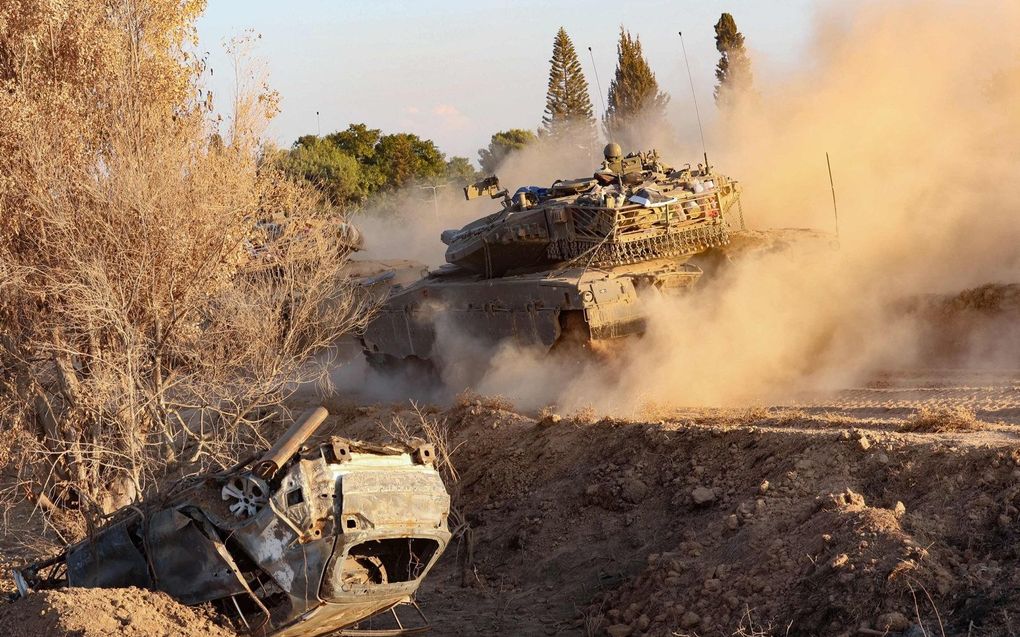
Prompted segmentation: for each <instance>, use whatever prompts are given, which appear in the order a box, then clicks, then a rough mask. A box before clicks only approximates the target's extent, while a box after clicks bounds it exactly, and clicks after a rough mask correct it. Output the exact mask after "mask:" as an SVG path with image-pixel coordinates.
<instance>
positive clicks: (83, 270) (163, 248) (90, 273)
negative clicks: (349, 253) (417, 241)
mask: <svg viewBox="0 0 1020 637" xmlns="http://www.w3.org/2000/svg"><path fill="white" fill-rule="evenodd" d="M202 8H203V3H202V2H198V1H195V0H132V1H127V0H112V1H111V0H82V1H80V2H75V3H71V4H69V5H66V6H65V5H64V4H52V3H38V2H33V1H32V0H16V1H14V2H11V3H4V4H3V6H2V7H0V84H2V86H0V423H2V424H3V426H4V427H5V428H11V429H19V430H22V431H26V432H30V433H31V434H32V435H30V436H29V437H27V440H28V441H29V442H28V443H26V444H24V445H23V446H22V447H21V448H19V449H17V450H15V452H16V453H17V454H20V455H16V457H15V459H16V460H17V464H18V465H19V469H20V476H21V479H22V480H23V483H22V486H23V487H25V486H27V487H28V488H29V489H30V493H31V495H32V497H33V498H35V499H37V500H38V501H40V502H45V501H46V498H47V497H49V498H50V499H52V500H54V501H56V502H57V504H76V505H80V506H82V507H84V508H85V509H86V510H92V511H95V510H103V511H108V510H109V509H111V508H113V507H115V506H117V505H119V504H123V503H125V502H127V501H130V500H132V499H134V498H135V497H137V496H139V495H141V494H142V493H143V492H145V491H147V490H150V489H153V488H158V486H159V484H160V480H161V479H162V478H163V477H165V476H166V475H167V473H168V472H170V471H176V472H179V471H180V467H181V465H182V464H187V462H197V463H198V466H193V467H192V468H193V469H198V468H201V467H202V466H204V465H209V464H224V463H229V462H232V461H233V460H234V458H236V456H237V454H238V452H239V451H240V448H241V447H242V446H243V444H244V443H246V442H251V441H253V440H257V439H258V427H259V424H260V423H262V422H263V421H264V420H265V419H267V418H270V417H274V416H275V415H276V414H277V413H278V412H279V410H280V409H282V408H281V405H282V403H283V400H284V398H285V397H286V396H287V395H288V394H289V393H290V392H293V391H294V389H295V388H296V386H297V384H298V383H302V382H310V381H315V380H319V379H321V378H322V377H323V376H324V374H325V370H324V368H323V367H322V366H317V365H314V364H312V363H311V362H310V361H311V360H312V358H313V357H314V356H315V354H317V353H319V352H322V351H324V350H329V348H330V347H331V346H332V344H333V343H334V342H335V341H336V339H337V338H338V337H339V336H340V335H342V334H343V333H345V332H348V331H350V330H351V329H355V328H357V327H358V326H359V325H360V324H361V322H362V320H363V318H364V316H365V310H366V307H365V305H364V304H365V303H366V301H364V300H363V299H362V298H361V297H360V296H359V295H357V294H356V293H355V291H354V290H353V289H352V287H351V284H350V283H349V282H347V280H346V278H345V277H344V276H342V274H341V273H340V268H341V267H342V265H343V263H344V261H345V259H346V246H345V245H344V244H343V241H342V240H341V238H340V236H339V233H338V232H337V231H336V228H337V226H336V225H335V224H336V222H337V221H338V219H337V218H336V217H335V215H334V213H333V212H332V211H330V210H329V209H326V208H324V207H323V206H322V204H321V201H320V200H319V199H318V198H317V196H316V195H315V194H314V193H313V192H311V191H309V190H307V189H304V188H302V187H300V186H298V185H296V184H293V183H290V182H288V181H287V180H286V179H284V178H283V177H282V176H281V175H280V174H277V173H276V172H274V170H273V169H271V168H270V167H268V166H265V165H262V164H261V162H260V135H261V132H262V130H263V129H264V126H265V123H266V122H267V120H268V118H269V117H271V116H272V115H273V114H274V113H275V103H276V100H275V95H274V94H273V93H272V92H269V91H267V90H265V87H264V83H263V81H262V79H263V78H262V77H261V76H260V75H259V74H258V73H257V71H253V70H252V68H251V67H246V66H245V65H244V64H243V59H242V58H243V53H244V46H243V45H242V46H240V47H236V48H235V49H234V52H235V54H236V55H237V57H236V60H235V61H236V62H237V63H238V67H237V69H236V71H237V77H238V78H239V81H238V89H239V92H238V96H237V97H236V99H235V104H234V113H233V117H232V119H231V121H230V124H229V130H228V131H227V134H226V140H225V141H224V140H223V139H222V138H221V137H220V135H219V134H217V130H216V125H217V123H216V121H215V120H213V118H212V116H211V114H210V113H211V96H210V95H209V94H207V93H204V92H203V91H202V89H201V85H200V78H201V75H202V72H203V63H202V61H201V60H199V59H198V58H196V57H195V56H193V55H191V54H190V53H189V51H188V48H189V43H190V42H193V40H194V36H195V30H194V20H195V18H196V16H197V15H198V14H199V13H200V12H201V9H202ZM270 220H275V221H277V222H279V224H280V225H278V226H275V227H280V226H282V227H283V228H284V229H285V230H284V232H283V234H282V237H281V238H279V239H277V240H274V241H267V240H266V237H265V236H264V234H265V232H264V228H265V225H264V224H265V222H267V221H270ZM24 439H26V438H23V440H24ZM26 454H27V455H26ZM182 461H184V462H182Z"/></svg>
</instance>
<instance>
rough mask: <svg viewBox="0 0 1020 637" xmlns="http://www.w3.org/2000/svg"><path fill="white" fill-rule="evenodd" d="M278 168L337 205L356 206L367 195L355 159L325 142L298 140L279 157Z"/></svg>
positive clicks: (359, 168)
mask: <svg viewBox="0 0 1020 637" xmlns="http://www.w3.org/2000/svg"><path fill="white" fill-rule="evenodd" d="M277 165H278V166H279V167H280V168H281V169H282V170H283V171H284V172H285V173H287V174H288V175H291V176H293V177H298V178H301V179H304V180H306V181H308V182H310V183H312V184H313V185H314V186H315V187H316V188H318V189H319V191H321V192H322V193H323V194H325V195H326V196H327V197H328V198H329V200H330V201H331V202H332V203H334V204H337V205H344V204H351V203H359V202H361V201H364V200H365V198H366V197H368V195H369V189H368V188H367V186H366V184H365V183H364V181H363V180H362V178H361V165H360V164H359V163H358V160H357V159H355V158H354V157H352V156H350V155H349V154H347V153H345V152H343V151H342V150H340V149H339V148H337V146H336V144H333V143H332V142H331V141H329V140H328V139H321V138H318V137H316V136H315V135H303V136H301V137H299V138H298V141H296V142H295V143H294V147H293V148H292V149H291V150H290V151H289V152H284V153H282V154H281V155H280V157H279V159H278V161H277Z"/></svg>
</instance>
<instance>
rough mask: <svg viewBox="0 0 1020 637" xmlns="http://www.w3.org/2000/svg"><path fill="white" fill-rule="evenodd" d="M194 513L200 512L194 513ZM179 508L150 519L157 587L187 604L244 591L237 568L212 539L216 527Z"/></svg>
mask: <svg viewBox="0 0 1020 637" xmlns="http://www.w3.org/2000/svg"><path fill="white" fill-rule="evenodd" d="M195 515H201V514H200V513H197V512H196V513H195ZM200 525H201V526H205V524H202V522H201V521H199V520H195V519H193V518H191V517H190V516H188V515H185V514H184V513H183V512H181V511H178V510H176V509H164V510H162V511H157V512H156V513H154V514H153V515H152V517H151V518H149V521H148V545H149V550H150V552H151V556H152V566H153V569H154V570H155V574H156V588H158V589H159V590H161V591H164V592H166V593H167V594H168V595H170V596H171V597H175V598H177V599H179V600H180V601H181V602H183V603H185V604H200V603H202V602H208V601H211V600H214V599H222V598H224V597H229V596H230V595H237V594H239V593H243V592H245V587H244V585H243V584H242V583H241V581H240V580H239V579H238V577H237V575H236V574H235V572H234V568H233V566H232V565H231V564H229V563H228V562H227V561H226V560H225V559H224V558H223V556H222V555H221V554H220V551H219V550H218V549H217V544H219V541H218V540H213V539H210V537H209V534H211V533H212V532H214V531H213V529H212V528H211V525H210V526H209V528H207V529H206V530H205V531H203V530H202V529H200V528H199V527H200Z"/></svg>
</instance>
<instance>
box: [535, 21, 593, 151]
mask: <svg viewBox="0 0 1020 637" xmlns="http://www.w3.org/2000/svg"><path fill="white" fill-rule="evenodd" d="M549 64H550V67H549V89H548V90H547V91H546V96H545V115H544V116H543V117H542V133H543V134H546V135H549V136H550V137H554V138H561V139H562V138H576V140H577V141H578V142H579V143H583V144H586V145H587V144H591V143H592V142H593V141H594V138H595V117H594V116H593V115H592V106H591V98H590V97H589V95H588V81H587V80H585V78H584V72H583V71H582V70H581V62H580V61H579V60H578V59H577V51H575V50H574V43H573V42H571V41H570V36H568V35H567V31H566V29H564V28H563V27H560V30H559V31H558V32H557V33H556V39H555V40H553V52H552V59H550V60H549Z"/></svg>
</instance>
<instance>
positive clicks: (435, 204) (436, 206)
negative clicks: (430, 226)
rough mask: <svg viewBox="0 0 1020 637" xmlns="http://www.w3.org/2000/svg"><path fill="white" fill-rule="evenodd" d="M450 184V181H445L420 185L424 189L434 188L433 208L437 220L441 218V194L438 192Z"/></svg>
mask: <svg viewBox="0 0 1020 637" xmlns="http://www.w3.org/2000/svg"><path fill="white" fill-rule="evenodd" d="M449 185H450V184H449V183H445V184H436V185H434V186H418V187H419V188H421V189H422V190H432V209H433V211H434V212H435V215H436V220H437V221H438V220H439V195H438V192H439V189H440V188H446V187H447V186H449Z"/></svg>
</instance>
